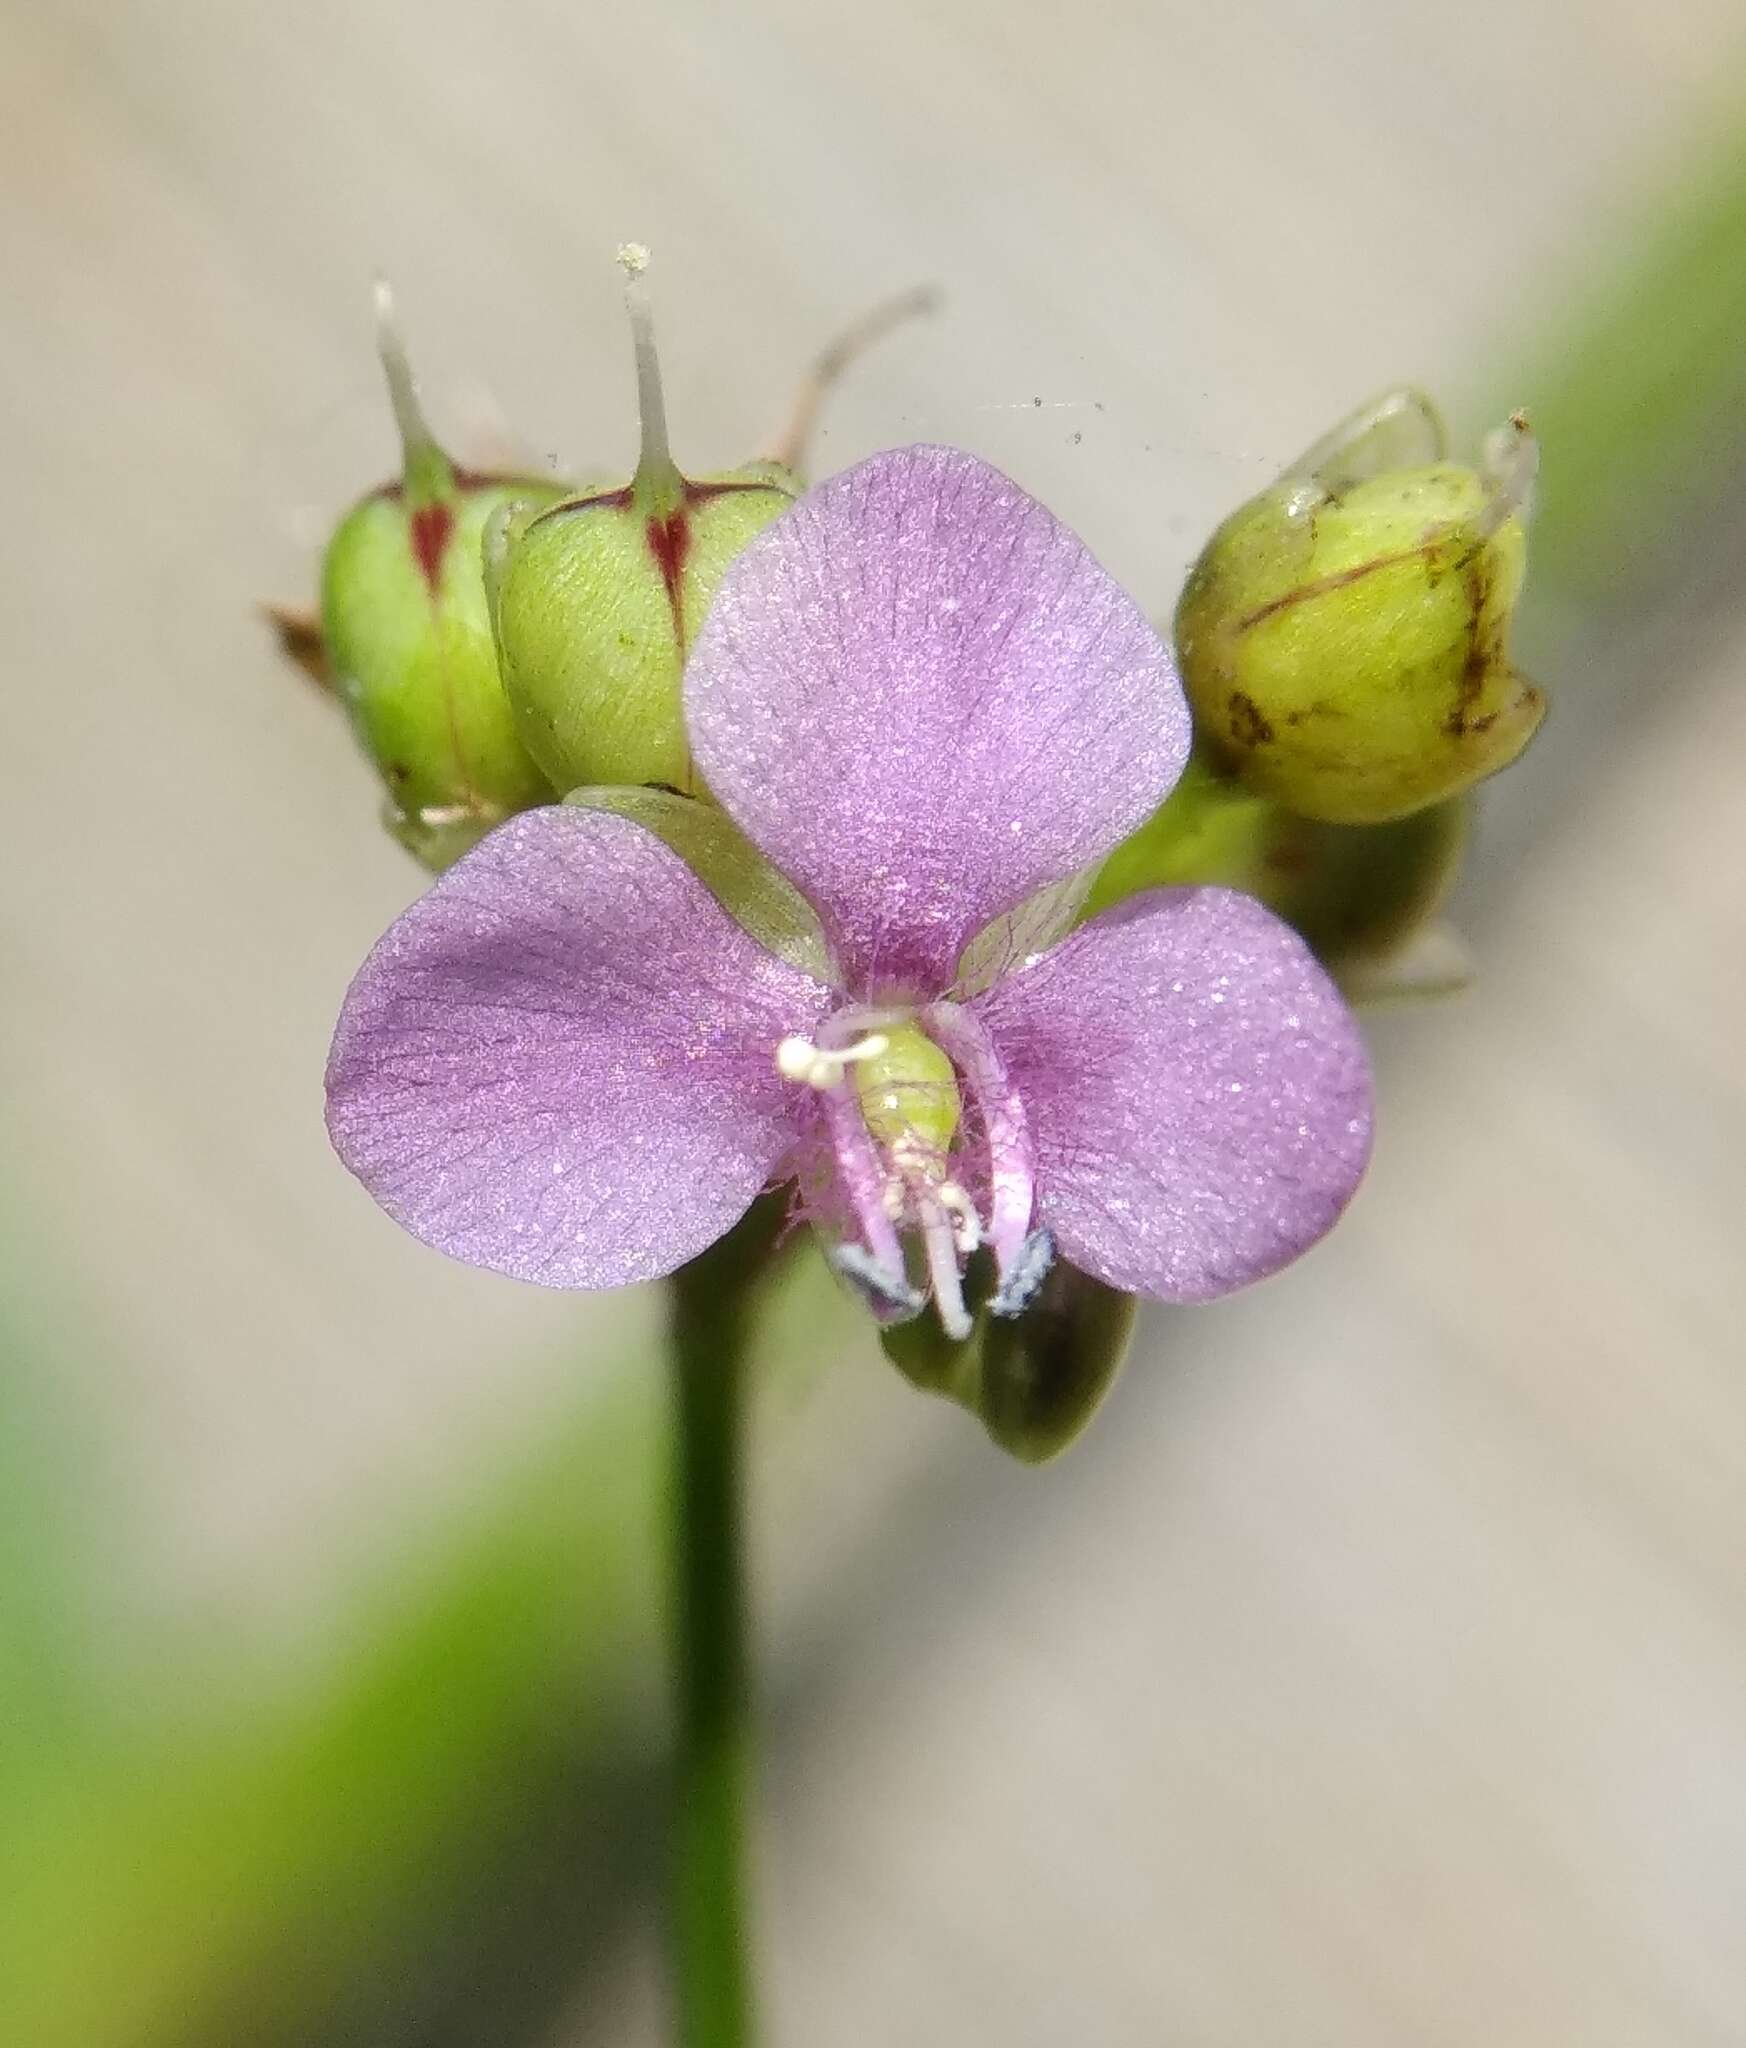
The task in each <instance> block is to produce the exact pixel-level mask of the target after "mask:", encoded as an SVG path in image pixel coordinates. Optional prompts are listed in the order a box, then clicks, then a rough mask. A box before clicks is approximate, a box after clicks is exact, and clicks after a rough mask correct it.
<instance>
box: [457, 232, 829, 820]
mask: <svg viewBox="0 0 1746 2048" xmlns="http://www.w3.org/2000/svg"><path fill="white" fill-rule="evenodd" d="M620 261H621V262H622V263H623V264H624V266H625V270H626V273H627V279H628V283H627V290H626V297H627V300H628V303H629V307H630V316H631V326H632V332H633V337H634V341H635V347H636V364H637V395H638V401H639V405H640V408H641V414H642V453H641V457H640V459H639V461H638V464H637V470H636V474H635V476H634V477H633V478H632V479H631V481H630V482H629V483H628V484H626V485H624V486H623V487H622V488H620V489H617V490H603V491H594V492H589V493H586V494H584V495H582V496H580V497H573V498H568V499H566V500H565V501H564V502H563V503H562V504H557V505H553V506H551V507H549V508H548V509H546V510H544V511H542V512H540V513H538V514H537V515H536V516H535V517H533V518H531V519H528V518H523V517H516V516H512V515H510V514H507V513H504V514H500V515H499V517H498V519H497V521H496V523H495V524H494V526H493V528H492V530H491V533H490V535H489V536H488V539H487V547H486V578H487V582H488V585H489V588H490V594H491V604H492V618H493V622H494V624H495V627H496V632H497V641H498V650H499V654H500V657H501V660H502V670H503V680H504V686H505V688H506V690H507V692H508V695H509V701H510V704H511V706H512V707H513V709H514V713H515V718H516V723H517V727H518V730H519V731H520V734H521V737H522V740H523V741H524V743H525V745H526V747H527V750H528V752H529V753H530V754H531V755H532V756H533V758H534V759H535V761H537V762H538V763H539V765H540V767H541V768H542V769H543V770H544V772H545V774H546V775H547V776H548V777H549V778H550V780H551V781H552V782H553V784H554V785H556V787H558V788H559V789H571V788H575V787H578V786H580V785H582V784H606V783H664V784H666V785H668V786H669V787H671V788H674V789H679V790H686V791H689V790H690V789H691V788H692V774H691V762H690V754H689V751H688V749H687V747H686V743H685V724H684V719H683V716H682V713H681V704H680V691H679V681H680V675H681V672H682V671H683V668H684V665H685V655H686V651H687V649H688V648H689V647H690V646H691V644H692V642H693V641H694V640H695V639H696V637H697V632H698V629H699V628H700V627H701V625H702V624H703V619H704V615H705V613H706V612H707V611H708V609H709V605H710V601H711V599H712V598H713V597H714V596H715V592H716V588H717V586H718V585H719V584H720V582H721V579H722V575H723V573H724V572H725V571H726V569H727V566H728V564H729V563H730V562H731V561H732V560H733V559H734V557H735V556H736V555H737V554H738V553H739V552H740V550H741V549H742V548H743V547H744V546H745V545H746V543H747V542H748V541H749V540H751V539H752V538H753V536H754V535H756V534H757V533H759V532H761V531H762V530H763V528H764V527H766V526H768V525H769V523H770V522H771V520H772V519H774V518H776V516H777V515H778V514H779V513H781V512H784V511H786V510H787V509H788V507H789V505H790V504H792V503H793V501H794V499H795V498H796V497H797V496H798V495H799V490H800V486H799V483H798V481H797V480H796V479H795V477H794V476H793V475H792V474H791V473H790V472H789V471H787V470H786V469H784V468H782V467H781V466H780V465H778V464H774V463H752V464H749V465H748V466H747V467H745V468H744V469H738V470H733V471H730V472H728V473H726V474H724V475H719V476H710V477H703V478H699V479H695V480H693V479H691V478H688V477H685V476H682V475H681V474H680V472H679V470H678V467H677V466H676V465H675V463H674V461H673V458H672V456H671V454H670V453H669V452H668V447H667V423H666V412H665V407H664V404H663V401H662V395H661V379H660V370H659V366H658V363H657V361H656V356H655V346H654V334H653V327H652V322H651V320H650V315H649V309H648V303H647V300H646V298H645V296H644V292H643V286H642V272H643V269H644V268H645V266H646V264H647V261H648V256H647V252H646V251H645V250H643V249H641V248H639V247H637V246H636V245H634V244H631V245H627V247H626V248H625V249H623V250H621V251H620Z"/></svg>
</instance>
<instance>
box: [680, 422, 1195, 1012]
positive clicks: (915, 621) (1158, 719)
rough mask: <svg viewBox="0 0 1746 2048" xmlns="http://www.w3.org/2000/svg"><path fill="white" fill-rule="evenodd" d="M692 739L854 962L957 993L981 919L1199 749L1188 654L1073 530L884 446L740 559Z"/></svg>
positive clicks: (1116, 833)
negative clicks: (1181, 663)
mask: <svg viewBox="0 0 1746 2048" xmlns="http://www.w3.org/2000/svg"><path fill="white" fill-rule="evenodd" d="M685 711H686V721H687V724H688V726H689V729H690V735H691V745H692V751H693V755H694V757H695V759H696V762H697V765H698V767H699V769H700V770H701V771H702V773H703V776H704V778H705V780H706V781H707V782H708V784H709V786H710V788H711V790H712V791H713V792H714V793H715V795H716V796H717V797H718V798H719V799H720V800H721V802H722V803H723V804H724V805H725V806H726V808H727V809H728V810H729V811H730V812H731V813H732V814H733V816H734V817H735V819H736V820H737V821H738V822H739V824H740V825H741V826H742V827H743V828H744V830H745V832H746V834H747V836H748V837H749V838H751V839H752V840H754V841H755V842H756V844H757V845H758V846H759V847H760V848H761V849H762V850H763V851H764V852H765V853H766V854H767V855H768V856H769V857H770V859H771V860H772V861H773V862H774V863H775V864H776V866H777V867H779V868H780V869H781V870H782V871H783V873H784V874H786V875H788V876H789V877H790V879H791V880H793V881H794V882H796V883H797V884H798V885H799V886H800V888H801V889H802V890H803V891H804V892H805V893H806V895H807V896H808V897H809V898H810V899H811V901H812V902H813V904H814V905H815V906H816V907H817V909H818V910H819V912H820V914H821V916H822V917H823V919H824V922H825V925H826V928H827V930H828V931H829V933H830V936H831V939H832V942H833V944H834V945H835V946H836V948H837V951H838V954H839V957H840V960H841V964H842V966H843V969H844V972H845V975H846V976H847V978H848V979H849V980H850V981H851V983H852V984H853V985H855V986H857V987H859V988H862V989H863V990H865V989H866V988H867V987H868V986H869V985H870V984H881V983H894V984H904V983H908V984H910V985H911V987H912V992H917V993H929V994H937V993H939V992H940V991H941V990H943V989H944V988H945V986H946V984H947V983H948V982H949V981H950V979H951V975H952V969H953V966H954V964H955V962H956V960H957V957H958V954H959V952H960V951H961V950H962V948H963V946H964V943H965V941H966V940H967V939H968V938H969V937H970V935H971V934H972V933H973V932H975V931H977V930H979V929H980V928H981V927H982V926H983V925H985V924H987V923H988V922H989V921H990V919H992V918H994V917H997V916H999V915H1000V914H1001V913H1002V912H1003V911H1007V910H1010V909H1012V907H1013V906H1014V905H1015V904H1017V903H1018V902H1020V901H1021V900H1022V899H1023V898H1024V897H1026V896H1028V895H1030V894H1031V892H1032V891H1033V890H1035V889H1037V888H1039V887H1041V886H1042V885H1043V884H1045V883H1048V882H1053V881H1058V880H1060V879H1062V878H1063V877H1065V876H1067V875H1070V874H1072V873H1073V872H1074V871H1075V870H1076V869H1078V868H1080V867H1082V866H1083V865H1085V863H1086V862H1088V861H1091V860H1094V859H1096V858H1097V857H1099V856H1100V855H1101V854H1103V853H1106V852H1107V851H1108V850H1109V849H1110V848H1111V847H1113V846H1114V845H1115V844H1116V843H1117V841H1118V840H1120V839H1121V838H1122V837H1123V836H1124V835H1125V834H1126V833H1128V832H1130V831H1131V830H1132V829H1133V828H1134V827H1135V826H1136V825H1138V824H1139V823H1140V821H1141V820H1142V819H1143V818H1145V817H1146V816H1148V815H1149V813H1150V812H1151V811H1153V810H1154V809H1155V808H1156V807H1157V805H1158V804H1159V803H1160V802H1162V800H1163V799H1164V797H1165V796H1166V795H1167V794H1168V793H1169V790H1170V788H1171V786H1172V784H1174V782H1175V781H1176V778H1177V776H1178V775H1179V774H1180V773H1181V771H1182V765H1183V762H1184V761H1185V760H1186V758H1187V753H1188V712H1187V707H1186V704H1185V702H1184V699H1183V695H1182V687H1181V684H1180V683H1179V682H1178V680H1177V676H1176V671H1175V668H1174V666H1173V665H1172V662H1171V658H1170V655H1169V652H1168V650H1167V649H1166V648H1165V646H1164V644H1163V643H1162V641H1160V640H1159V638H1158V636H1157V634H1155V633H1154V632H1153V631H1152V629H1151V627H1150V626H1149V625H1148V624H1147V623H1146V621H1145V619H1144V618H1143V617H1142V616H1141V614H1140V612H1139V611H1138V609H1137V608H1136V607H1135V605H1134V604H1133V602H1132V600H1131V599H1129V598H1128V597H1127V596H1126V595H1125V594H1124V593H1123V591H1122V590H1121V589H1120V588H1119V587H1118V586H1117V585H1116V584H1115V583H1114V582H1112V581H1111V579H1110V578H1109V576H1108V575H1106V574H1105V572H1104V571H1103V570H1102V569H1101V568H1100V567H1099V566H1098V564H1097V563H1096V562H1095V561H1094V560H1093V559H1092V557H1091V555H1090V554H1089V553H1088V552H1087V551H1086V549H1085V548H1084V546H1083V545H1082V544H1081V543H1080V542H1079V541H1078V540H1077V539H1076V538H1075V537H1074V536H1073V535H1072V534H1071V533H1069V532H1068V530H1067V529H1066V527H1064V526H1062V525H1061V524H1060V523H1059V521H1057V520H1056V519H1054V518H1053V517H1051V515H1050V514H1049V513H1048V512H1046V511H1045V510H1044V509H1043V507H1042V506H1041V505H1039V504H1037V503H1036V501H1035V500H1034V499H1032V498H1029V497H1027V496H1026V495H1025V493H1024V492H1023V491H1021V490H1020V489H1019V488H1018V486H1017V485H1016V484H1014V483H1012V482H1011V481H1010V480H1009V479H1008V478H1006V477H1004V476H1002V475H1001V474H1000V472H999V471H998V470H996V469H991V468H990V467H989V466H988V464H987V463H985V462H982V461H979V460H978V459H977V458H976V457H975V456H973V455H966V454H964V453H963V452H962V451H960V450H957V449H952V448H905V449H899V450H897V451H895V452H893V453H891V454H886V455H876V456H874V457H873V458H872V460H871V461H868V462H863V463H862V464H860V465H859V467H858V468H855V469H851V470H847V471H845V472H844V473H843V474H842V475H841V476H838V477H833V478H832V479H831V480H830V481H829V482H828V483H825V484H822V485H820V486H819V487H818V488H817V489H816V490H814V491H811V492H809V493H808V494H807V496H806V497H804V498H803V499H802V500H801V501H800V503H799V504H798V505H796V506H795V507H794V509H793V510H792V511H790V512H787V513H784V515H783V516H782V517H781V518H780V519H779V520H777V521H776V523H775V524H774V525H773V526H771V527H769V528H767V529H766V530H765V532H764V533H762V534H761V535H759V537H758V538H757V539H756V540H755V541H753V542H752V544H751V546H750V547H748V548H747V549H746V551H745V553H744V554H742V555H741V556H740V557H739V559H738V560H737V561H736V562H735V564H734V566H733V567H732V569H730V570H729V572H728V574H727V576H726V578H725V579H724V580H723V583H722V586H721V588H720V590H719V591H718V592H717V594H716V598H715V602H714V604H713V605H712V606H711V608H710V613H709V617H708V619H707V621H706V622H705V625H704V628H703V630H702V632H701V633H700V634H699V636H698V640H697V644H696V646H695V648H694V649H693V651H692V654H691V658H690V661H689V662H688V664H687V666H686V671H685Z"/></svg>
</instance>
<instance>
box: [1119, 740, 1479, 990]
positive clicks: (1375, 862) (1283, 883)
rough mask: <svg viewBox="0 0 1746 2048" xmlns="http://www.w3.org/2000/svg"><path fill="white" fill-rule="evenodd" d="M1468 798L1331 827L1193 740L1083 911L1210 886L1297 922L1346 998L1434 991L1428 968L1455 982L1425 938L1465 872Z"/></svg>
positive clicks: (1459, 974) (1444, 953) (1449, 966)
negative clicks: (1179, 771) (1238, 892)
mask: <svg viewBox="0 0 1746 2048" xmlns="http://www.w3.org/2000/svg"><path fill="white" fill-rule="evenodd" d="M1470 807H1471V806H1470V799H1468V798H1467V797H1451V798H1449V799H1447V800H1446V801H1445V802H1443V803H1438V804H1430V805H1427V806H1426V807H1425V809H1423V810H1420V811H1415V812H1413V813H1412V815H1411V816H1410V817H1405V818H1398V819H1394V820H1391V821H1390V822H1389V823H1387V824H1382V825H1328V824H1324V823H1322V822H1321V821H1320V820H1318V819H1314V818H1303V817H1299V816H1298V815H1297V814H1296V813H1295V812H1293V811H1289V810H1287V809H1286V808H1285V807H1284V805H1282V804H1278V803H1275V802H1274V801H1273V800H1272V799H1271V798H1269V797H1264V796H1258V795H1256V794H1255V792H1254V791H1253V790H1251V789H1248V788H1246V787H1245V786H1244V785H1243V784H1242V783H1240V782H1238V781H1237V780H1236V779H1235V778H1234V777H1233V776H1231V775H1230V774H1229V773H1228V772H1226V771H1225V770H1223V769H1221V768H1219V767H1218V766H1216V765H1215V764H1214V763H1213V762H1212V761H1211V760H1210V759H1209V758H1208V755H1207V752H1206V750H1205V749H1204V747H1197V748H1196V750H1195V752H1194V754H1193V755H1192V756H1191V757H1190V759H1189V764H1188V768H1187V770H1186V772H1185V773H1184V775H1183V777H1182V780H1181V781H1180V782H1179V783H1178V784H1177V786H1176V788H1175V789H1174V790H1173V791H1172V792H1171V794H1170V796H1169V798H1168V799H1167V800H1166V801H1165V802H1164V803H1163V804H1162V805H1161V806H1160V807H1159V809H1158V810H1157V811H1156V812H1154V814H1153V815H1152V816H1151V817H1150V818H1148V819H1147V821H1146V823H1145V824H1144V825H1142V826H1141V827H1140V828H1139V830H1138V831H1137V832H1134V833H1132V834H1131V835H1130V836H1129V837H1128V838H1127V839H1125V840H1123V842H1122V843H1121V845H1120V846H1118V847H1117V848H1116V850H1115V851H1114V853H1112V854H1111V855H1110V856H1109V858H1108V860H1106V861H1105V862H1104V864H1103V866H1102V867H1101V868H1100V869H1099V870H1098V872H1097V875H1096V877H1095V879H1094V880H1093V882H1092V885H1091V889H1090V892H1089V894H1088V895H1087V897H1086V900H1085V905H1084V910H1083V913H1082V914H1083V915H1084V916H1086V917H1092V916H1095V915H1096V914H1097V912H1099V911H1100V910H1107V909H1109V908H1110V906H1111V905H1112V904H1116V903H1119V902H1121V901H1122V900H1123V899H1124V898H1126V897H1128V896H1132V895H1134V894H1135V893H1136V892H1137V891H1139V890H1141V889H1154V888H1160V887H1174V886H1181V885H1185V884H1186V885H1193V884H1204V883H1213V884H1218V885H1220V886H1222V887H1225V888H1230V889H1242V890H1244V891H1245V892H1246V893H1247V894H1249V895H1251V896H1258V897H1259V898H1260V899H1261V901H1262V902H1263V903H1265V904H1266V905H1267V906H1268V908H1269V909H1270V910H1274V911H1276V912H1277V913H1278V914H1279V915H1280V916H1281V917H1283V918H1284V919H1285V920H1286V922H1287V923H1289V924H1292V925H1294V926H1295V927H1296V928H1297V930H1298V931H1299V932H1301V933H1302V935H1303V937H1304V938H1305V940H1307V942H1308V943H1309V945H1310V946H1311V948H1312V949H1313V950H1314V951H1315V953H1316V955H1317V957H1318V958H1319V959H1320V960H1321V961H1322V963H1323V964H1324V965H1325V966H1326V967H1327V968H1328V969H1329V970H1330V972H1331V973H1332V974H1333V975H1334V976H1335V978H1336V979H1337V980H1338V981H1339V982H1340V984H1341V986H1342V987H1343V988H1344V989H1345V990H1346V992H1347V993H1348V995H1350V996H1353V997H1363V998H1366V999H1371V1000H1374V999H1376V998H1377V997H1379V996H1381V995H1384V994H1392V993H1399V992H1405V989H1406V988H1407V987H1409V986H1410V987H1412V988H1414V989H1420V988H1424V989H1425V991H1426V992H1429V991H1428V986H1427V984H1426V982H1425V976H1426V975H1427V974H1429V976H1430V980H1431V983H1433V984H1435V985H1438V986H1452V985H1459V983H1460V982H1461V981H1463V980H1465V978H1466V975H1465V969H1464V965H1463V964H1461V962H1460V960H1459V958H1458V956H1457V955H1455V954H1453V953H1452V952H1451V951H1450V950H1449V946H1448V943H1447V942H1446V941H1443V940H1441V939H1440V940H1438V942H1437V948H1436V953H1437V956H1439V957H1440V958H1441V959H1442V962H1443V964H1442V966H1440V967H1437V968H1435V969H1434V970H1433V968H1432V964H1431V962H1432V956H1431V955H1429V954H1428V953H1427V952H1426V951H1425V950H1423V947H1422V942H1423V941H1425V939H1426V937H1427V934H1429V933H1430V932H1432V931H1433V930H1434V929H1436V927H1435V924H1434V920H1435V919H1436V917H1437V915H1438V913H1439V912H1440V911H1441V910H1442V908H1443V906H1444V904H1445V902H1446V901H1447V899H1448V896H1449V892H1450V890H1451V889H1452V888H1453V886H1454V883H1455V878H1456V876H1457V874H1458V873H1459V871H1460V865H1461V857H1462V854H1463V853H1464V852H1465V850H1466V845H1467V836H1468V825H1469V810H1470ZM1415 949H1417V950H1415ZM1409 959H1410V961H1411V963H1412V972H1411V973H1410V974H1406V975H1403V974H1402V973H1401V972H1400V971H1399V970H1400V969H1401V968H1402V967H1403V966H1404V965H1405V964H1406V963H1407V962H1408V961H1409Z"/></svg>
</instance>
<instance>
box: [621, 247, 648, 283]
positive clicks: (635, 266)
mask: <svg viewBox="0 0 1746 2048" xmlns="http://www.w3.org/2000/svg"><path fill="white" fill-rule="evenodd" d="M618 260H619V263H620V264H621V265H622V266H623V269H624V273H625V275H626V276H627V277H641V276H642V274H643V272H644V271H645V270H647V269H648V267H649V250H648V244H647V243H646V242H620V243H619V245H618Z"/></svg>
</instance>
